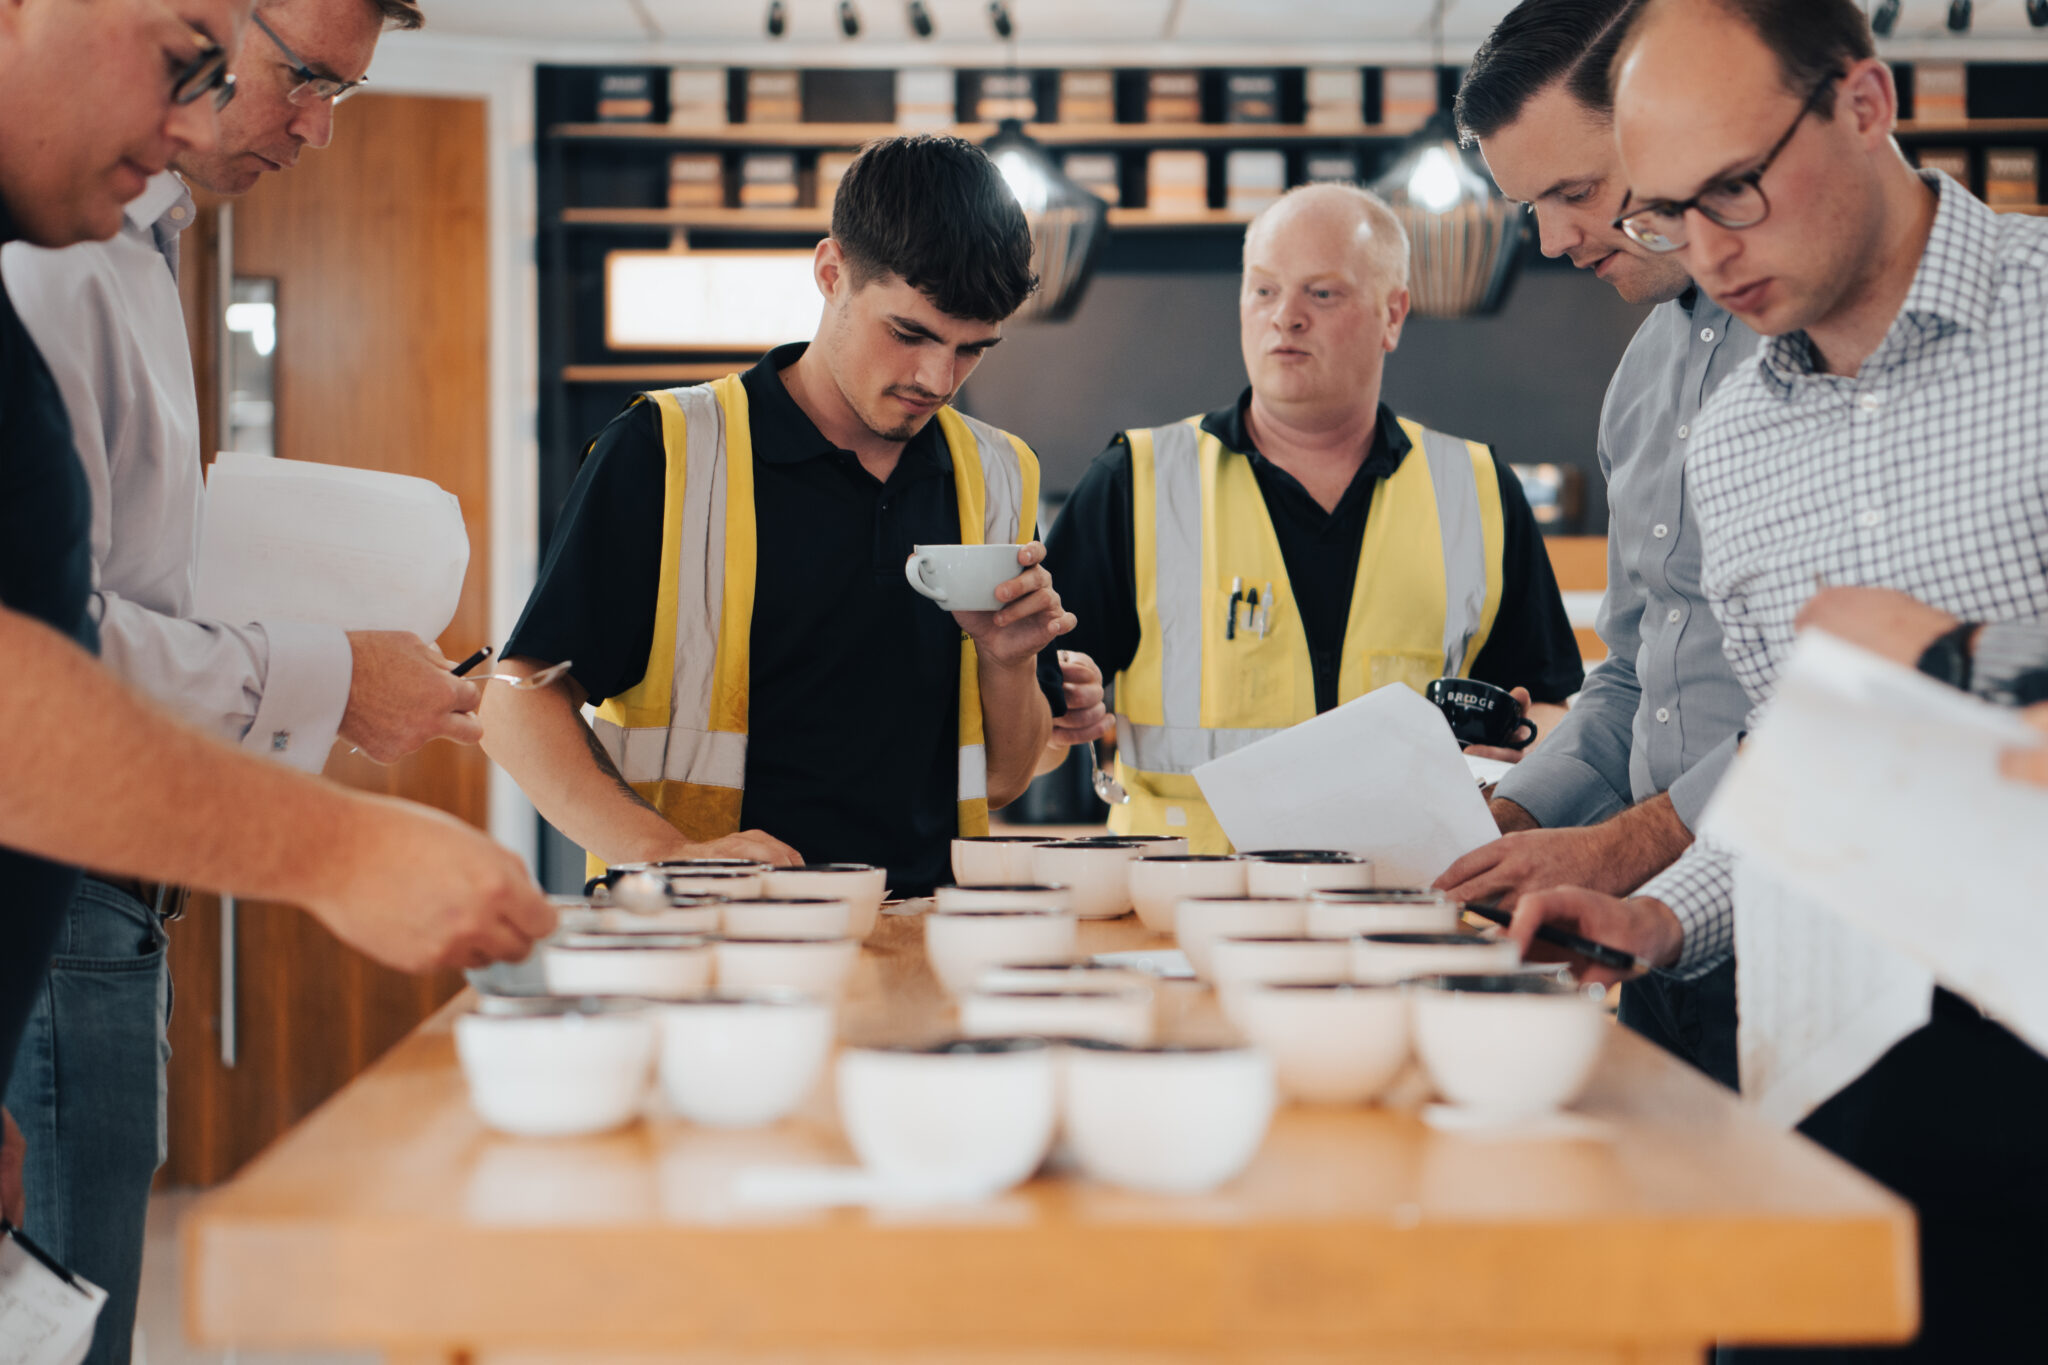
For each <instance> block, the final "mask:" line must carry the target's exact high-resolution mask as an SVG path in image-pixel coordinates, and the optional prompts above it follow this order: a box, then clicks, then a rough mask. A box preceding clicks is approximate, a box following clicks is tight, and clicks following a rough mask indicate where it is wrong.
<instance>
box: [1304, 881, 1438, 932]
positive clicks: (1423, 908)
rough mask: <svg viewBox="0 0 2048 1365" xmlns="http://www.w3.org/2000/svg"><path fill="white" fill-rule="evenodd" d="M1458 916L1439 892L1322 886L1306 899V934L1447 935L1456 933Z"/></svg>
mask: <svg viewBox="0 0 2048 1365" xmlns="http://www.w3.org/2000/svg"><path fill="white" fill-rule="evenodd" d="M1458 913H1459V907H1458V902H1456V901H1454V900H1452V899H1451V898H1450V897H1449V896H1446V895H1444V894H1443V893H1442V892H1440V891H1386V890H1377V891H1376V890H1372V889H1370V888H1367V887H1325V888H1323V889H1322V890H1320V891H1317V892H1314V893H1313V894H1311V895H1310V896H1309V898H1308V932H1309V935H1310V936H1311V937H1313V938H1352V937H1355V936H1357V935H1359V934H1449V933H1455V932H1456V931H1457V928H1458Z"/></svg>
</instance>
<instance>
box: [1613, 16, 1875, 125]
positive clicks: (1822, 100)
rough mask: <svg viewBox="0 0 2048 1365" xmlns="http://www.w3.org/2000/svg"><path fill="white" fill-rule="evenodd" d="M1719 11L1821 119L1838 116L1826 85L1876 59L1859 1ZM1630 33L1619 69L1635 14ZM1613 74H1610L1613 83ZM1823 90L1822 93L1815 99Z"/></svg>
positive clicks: (1634, 25) (1621, 46) (1634, 26)
mask: <svg viewBox="0 0 2048 1365" xmlns="http://www.w3.org/2000/svg"><path fill="white" fill-rule="evenodd" d="M1711 3H1712V4H1713V5H1714V6H1715V8H1717V9H1719V10H1720V11H1721V12H1722V13H1724V14H1726V15H1728V16H1729V17H1730V18H1732V19H1739V20H1740V21H1741V22H1742V23H1744V24H1746V25H1748V27H1749V30H1750V32H1752V33H1754V34H1756V36H1757V38H1758V39H1759V40H1760V41H1761V42H1762V43H1763V45H1764V46H1765V47H1767V48H1769V49H1770V50H1771V55H1772V56H1774V57H1776V58H1777V59H1778V81H1779V83H1780V84H1781V85H1783V86H1784V87H1785V90H1786V92H1787V93H1788V94H1793V95H1797V96H1799V97H1800V98H1801V99H1805V98H1806V97H1807V96H1809V95H1812V96H1813V110H1814V112H1815V113H1816V114H1818V115H1819V116H1820V117H1821V118H1823V119H1831V118H1833V117H1834V116H1835V88H1834V86H1833V85H1831V84H1830V85H1827V86H1826V87H1825V88H1822V82H1824V81H1826V80H1827V78H1828V77H1829V76H1833V75H1838V74H1840V73H1841V72H1843V71H1846V70H1847V69H1848V68H1849V67H1851V66H1853V65H1855V64H1856V63H1857V62H1860V61H1863V60H1864V59H1865V58H1868V57H1875V56H1876V55H1877V39H1876V38H1875V37H1873V36H1872V35H1871V32H1870V19H1869V17H1868V16H1867V15H1865V14H1864V13H1863V9H1862V7H1861V6H1860V5H1858V4H1857V3H1856V0H1711ZM1658 5H1659V0H1645V3H1644V4H1643V6H1642V8H1641V10H1639V11H1638V12H1637V14H1638V15H1639V14H1641V13H1643V12H1647V11H1649V10H1651V9H1654V8H1657V7H1658ZM1627 27H1628V29H1629V32H1628V34H1626V35H1624V36H1623V38H1622V40H1621V42H1620V44H1618V45H1617V51H1616V54H1615V59H1614V65H1615V68H1616V70H1617V71H1618V69H1619V64H1620V57H1621V55H1622V53H1621V49H1625V48H1627V47H1628V46H1629V45H1630V44H1631V43H1632V42H1633V37H1634V34H1635V33H1636V32H1638V31H1639V30H1640V29H1641V28H1642V24H1641V22H1640V21H1639V19H1638V17H1637V15H1631V16H1630V18H1629V21H1628V25H1627ZM1614 74H1615V73H1614V72H1610V73H1609V80H1610V82H1611V80H1612V78H1613V75H1614ZM1816 90H1819V92H1820V93H1819V94H1817V95H1816V94H1814V92H1815V91H1816Z"/></svg>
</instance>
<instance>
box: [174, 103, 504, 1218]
mask: <svg viewBox="0 0 2048 1365" xmlns="http://www.w3.org/2000/svg"><path fill="white" fill-rule="evenodd" d="M486 151H487V148H486V141H485V109H484V105H483V103H482V102H481V101H478V100H467V99H439V98H422V97H412V96H397V95H363V96H360V97H358V98H356V99H353V100H351V101H349V102H348V103H347V104H346V105H345V106H343V108H342V109H341V110H340V111H339V116H338V117H337V119H336V128H335V137H334V141H333V143H332V145H330V146H329V147H327V148H326V149H325V150H322V151H314V152H308V153H307V154H306V155H305V156H304V157H303V158H302V159H301V160H300V162H299V164H298V166H297V167H296V168H295V169H293V170H291V171H289V172H286V173H284V174H273V175H270V176H266V177H265V178H264V179H263V180H262V181H261V182H260V183H259V184H258V185H257V186H256V188H255V189H254V190H253V191H251V192H250V193H249V194H248V195H247V196H245V197H243V198H242V199H239V200H236V201H235V202H234V206H233V208H234V212H233V224H232V228H233V231H232V237H233V269H234V272H235V274H236V275H238V276H256V277H266V278H270V279H274V280H275V281H276V282H277V321H278V338H277V350H276V353H275V361H274V363H275V367H276V368H275V374H276V404H277V417H276V435H277V453H278V454H279V455H280V456H281V457H284V458H289V459H300V460H317V461H320V462H323V463H328V464H347V465H357V466H360V467H362V468H366V469H383V470H390V471H393V472H396V473H402V474H415V475H419V476H422V477H424V478H429V479H432V480H434V481H435V482H436V483H438V484H440V485H441V486H442V487H444V488H446V489H448V490H450V491H451V492H453V493H455V494H456V495H457V496H458V497H459V498H460V499H461V500H462V511H463V518H464V520H465V522H466V523H467V524H468V528H469V542H470V558H469V577H468V580H467V581H466V582H465V583H464V585H463V592H462V600H461V605H460V607H459V608H458V609H457V611H456V614H455V620H454V623H453V624H452V625H450V626H449V628H448V630H447V632H446V633H445V634H444V635H443V636H442V646H443V648H444V649H445V650H447V651H450V652H451V653H453V654H454V655H455V657H460V656H461V655H463V654H466V653H468V652H469V651H470V650H471V649H473V648H475V647H476V646H477V645H480V644H482V643H484V642H485V640H486V639H488V637H489V617H488V611H489V602H490V590H489V589H490V584H489V580H488V567H489V564H490V500H489V489H490V470H489V454H488V451H489V444H488V443H489V422H490V418H489V406H488V404H489V369H488V361H489V334H488V328H489V326H490V317H489V299H488V277H487V254H488V228H487V221H486V219H487V213H488V209H487V204H488V199H487V197H486V183H485V158H486ZM187 236H188V238H189V242H188V246H187V250H186V253H185V260H184V266H183V270H182V275H183V283H184V286H185V289H186V294H187V304H188V308H187V314H188V318H189V319H190V320H191V321H192V323H193V330H192V337H193V346H194V354H195V360H196V362H197V365H196V369H197V377H198V382H199V391H200V395H201V403H200V406H201V409H202V412H203V413H204V414H205V426H206V428H207V430H206V431H205V433H204V435H203V440H204V448H205V449H206V450H207V451H208V452H209V454H210V453H211V451H212V449H213V443H214V441H215V440H217V439H218V438H217V437H216V436H215V435H214V434H213V430H212V428H213V426H214V417H215V414H214V403H213V402H212V401H211V398H210V395H211V394H212V393H213V388H212V384H213V375H214V359H215V350H216V347H215V340H216V334H215V328H214V327H213V326H212V325H211V312H212V310H211V307H210V303H209V302H207V301H209V300H211V299H212V298H213V297H214V290H215V285H216V282H217V280H218V273H219V255H218V232H217V220H216V218H215V216H214V212H213V209H212V206H210V205H203V206H202V212H201V215H200V221H199V225H198V226H197V227H195V228H194V229H193V231H192V232H190V233H188V234H187ZM487 769H488V761H487V760H486V759H485V758H484V756H483V754H482V753H481V752H480V751H478V750H476V749H474V748H458V747H457V746H455V745H452V744H449V743H446V742H442V741H437V742H435V743H433V744H430V745H428V746H427V748H425V749H424V750H422V751H421V752H419V753H417V754H415V755H413V756H412V757H411V758H408V759H406V760H405V761H403V762H401V763H398V764H396V765H394V766H392V767H388V768H386V767H380V766H378V765H376V764H374V763H371V762H370V761H369V760H367V759H365V758H363V757H361V756H360V755H351V754H350V753H349V751H348V746H347V745H345V744H337V745H336V746H335V752H334V755H333V757H332V758H331V759H330V760H329V762H328V764H327V775H328V776H329V777H331V778H334V779H335V780H337V781H341V782H345V783H347V784H349V785H351V786H355V787H360V788H363V789H365V790H369V791H376V792H384V793H389V794H392V795H396V796H404V797H410V798H412V799H413V800H417V801H423V802H426V803H427V804H429V805H433V806H438V807H440V808H441V809H443V810H446V811H450V812H452V813H453V814H455V815H457V816H459V817H461V818H462V819H465V820H467V821H469V822H470V823H471V824H474V825H476V826H478V827H480V828H481V827H485V826H486V825H487V823H488V820H487V808H486V801H487V799H488V798H487V785H488V776H487ZM306 837H307V838H308V839H318V838H319V837H320V832H319V831H318V830H307V831H306ZM194 899H195V902H196V903H195V904H194V905H193V907H192V908H191V911H190V912H189V914H188V915H187V917H186V918H185V919H183V920H181V921H179V922H178V923H176V924H174V925H172V926H171V964H172V968H171V969H172V976H173V980H174V982H175V990H176V992H177V1001H176V1006H175V1008H174V1011H173V1018H172V1021H171V1045H172V1049H173V1057H172V1061H171V1085H170V1160H169V1164H168V1166H167V1167H166V1170H165V1179H166V1181H167V1182H168V1183H176V1184H200V1185H205V1184H212V1183H214V1182H216V1181H219V1180H222V1179H224V1178H226V1177H227V1176H228V1175H230V1174H232V1173H233V1172H234V1171H235V1170H236V1169H237V1168H238V1167H240V1166H241V1165H242V1164H243V1163H244V1162H246V1161H247V1160H248V1159H249V1158H250V1157H252V1156H254V1155H255V1154H256V1153H257V1152H258V1151H260V1150H261V1149H262V1148H263V1147H264V1146H265V1145H267V1144H268V1143H269V1142H270V1141H271V1140H272V1139H273V1138H275V1137H277V1136H278V1134H280V1133H282V1132H283V1131H284V1130H285V1129H286V1128H288V1127H289V1126H291V1125H292V1124H293V1123H295V1122H297V1121H298V1119H300V1118H301V1117H303V1116H304V1115H305V1114H306V1113H307V1112H308V1111H309V1110H311V1109H312V1108H313V1107H314V1106H315V1105H317V1104H319V1103H320V1102H321V1101H322V1100H324V1099H326V1098H327V1097H328V1096H329V1095H331V1094H333V1093H334V1091H335V1090H337V1089H338V1088H340V1087H341V1085H342V1084H344V1083H345V1082H346V1081H348V1080H349V1079H350V1078H351V1077H353V1076H354V1075H355V1074H356V1073H357V1072H359V1071H361V1070H362V1069H363V1067H364V1066H366V1065H367V1064H368V1063H369V1062H370V1061H371V1060H372V1059H374V1058H375V1057H376V1056H378V1055H379V1054H380V1053H382V1052H383V1051H384V1050H385V1049H386V1048H388V1047H390V1046H391V1045H392V1044H393V1043H395V1042H396V1041H397V1040H398V1039H399V1038H401V1037H403V1036H404V1035H405V1033H406V1032H407V1031H408V1030H410V1029H411V1028H412V1026H413V1025H414V1024H416V1023H417V1022H418V1021H419V1020H420V1019H421V1018H423V1017H425V1015H426V1014H428V1013H429V1012H430V1011H431V1010H433V1009H434V1008H435V1007H436V1006H437V1005H439V1004H440V1003H441V1002H442V1001H444V1000H446V999H447V998H448V997H449V996H450V995H452V994H453V993H454V992H455V991H456V990H457V989H458V988H459V987H460V986H461V984H462V978H461V976H460V975H459V974H457V973H441V974H438V975H435V976H428V977H408V976H404V975H402V974H400V973H397V972H392V971H387V970H385V969H384V968H382V967H379V966H377V965H375V964H374V963H372V962H370V961H369V960H368V959H366V958H364V957H362V956H361V955H359V954H357V953H355V952H354V951H352V950H350V949H348V948H345V947H343V946H342V945H341V944H340V943H339V942H337V941H336V940H335V939H334V938H333V936H331V935H330V934H328V933H327V931H326V930H325V929H324V928H322V927H321V926H320V925H319V924H318V923H317V922H315V921H314V920H313V919H312V918H311V917H310V916H308V915H306V914H305V913H304V912H302V911H299V910H296V909H292V908H289V907H285V906H279V905H269V904H260V903H255V902H248V901H243V902H240V903H239V904H238V906H237V914H236V919H237V921H238V924H237V933H236V940H237V941H236V944H235V988H236V991H235V993H236V996H237V1001H236V1006H237V1007H236V1010H235V1024H236V1028H235V1033H236V1044H237V1049H236V1050H237V1053H238V1056H237V1058H236V1062H235V1065H234V1066H233V1067H232V1068H230V1067H228V1066H226V1065H224V1064H223V1061H222V1032H223V1030H222V1010H221V1000H222V956H221V947H222V945H221V923H222V916H221V911H220V905H219V903H218V902H217V901H216V900H214V899H213V898H212V897H195V898H194Z"/></svg>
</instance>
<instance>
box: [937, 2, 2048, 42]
mask: <svg viewBox="0 0 2048 1365" xmlns="http://www.w3.org/2000/svg"><path fill="white" fill-rule="evenodd" d="M2044 3H2048V0H2044ZM903 17H904V19H905V20H906V21H907V22H908V23H909V24H910V31H911V32H912V33H915V34H916V35H917V36H918V37H920V38H929V37H931V36H932V30H933V25H932V12H931V11H930V10H929V9H927V8H926V7H925V3H924V0H910V3H909V4H907V5H905V6H904V7H903Z"/></svg>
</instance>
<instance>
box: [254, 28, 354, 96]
mask: <svg viewBox="0 0 2048 1365" xmlns="http://www.w3.org/2000/svg"><path fill="white" fill-rule="evenodd" d="M249 17H250V18H251V19H253V20H255V21H256V27H258V28H260V29H262V30H263V36H264V37H266V38H268V39H270V41H271V42H273V43H275V44H276V45H277V50H278V51H279V52H282V53H283V54H284V59H285V61H286V62H287V63H288V64H289V65H290V67H291V72H292V76H293V78H294V79H295V80H296V81H297V82H298V83H297V84H296V85H294V86H292V88H291V89H290V90H288V91H286V92H285V98H286V99H287V100H289V101H291V102H292V103H293V104H296V105H298V106H300V107H301V108H304V107H305V106H307V105H311V104H319V103H321V102H322V101H323V100H324V101H326V102H327V103H329V104H340V103H341V102H342V101H343V100H345V99H347V98H348V97H349V96H350V95H353V94H355V93H356V91H358V90H361V89H362V88H363V85H364V84H365V82H366V81H367V80H368V78H367V77H365V78H364V80H360V81H344V80H338V79H336V78H335V77H333V76H323V75H321V74H320V73H319V72H317V71H315V70H314V69H313V68H312V67H310V66H307V65H306V63H305V60H304V59H303V58H301V57H300V56H299V54H298V53H296V52H294V51H292V50H291V47H290V46H289V45H288V44H287V43H286V42H285V40H284V39H282V38H280V37H278V36H277V30H276V29H274V28H272V27H271V26H270V25H268V24H266V23H264V22H263V16H262V15H261V14H252V15H250V16H249Z"/></svg>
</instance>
